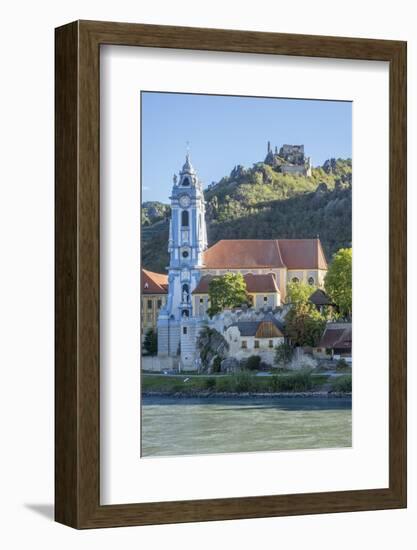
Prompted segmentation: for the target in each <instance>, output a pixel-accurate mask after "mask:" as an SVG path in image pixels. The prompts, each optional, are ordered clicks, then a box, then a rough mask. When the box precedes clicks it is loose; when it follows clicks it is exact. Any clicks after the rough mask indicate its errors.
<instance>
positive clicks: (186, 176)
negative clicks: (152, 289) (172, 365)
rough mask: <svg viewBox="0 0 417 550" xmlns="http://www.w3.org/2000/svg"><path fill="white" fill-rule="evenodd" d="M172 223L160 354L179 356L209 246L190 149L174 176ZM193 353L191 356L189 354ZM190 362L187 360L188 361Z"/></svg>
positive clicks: (189, 327) (189, 334)
mask: <svg viewBox="0 0 417 550" xmlns="http://www.w3.org/2000/svg"><path fill="white" fill-rule="evenodd" d="M170 199H171V220H170V224H169V240H168V252H169V256H170V262H169V266H168V285H169V288H168V299H167V303H166V306H165V307H164V308H163V309H162V310H161V312H160V314H159V319H158V355H160V356H163V355H165V356H166V355H169V356H177V355H178V354H179V352H180V350H181V357H182V359H183V360H184V359H187V357H188V356H187V357H186V355H184V346H185V347H188V345H189V344H188V343H189V342H191V340H193V333H194V332H195V331H194V327H193V310H192V300H191V293H192V291H193V290H194V289H195V287H196V286H197V283H198V281H199V280H200V275H201V267H202V263H203V252H204V250H206V248H207V229H206V222H205V203H204V194H203V187H202V183H201V181H200V180H199V179H198V177H197V173H196V171H195V170H194V168H193V166H192V165H191V162H190V156H189V154H188V153H187V156H186V160H185V164H184V166H183V167H182V170H181V172H180V174H179V178H177V176H176V175H175V176H174V185H173V188H172V193H171V197H170ZM190 357H191V356H190ZM185 362H187V361H185Z"/></svg>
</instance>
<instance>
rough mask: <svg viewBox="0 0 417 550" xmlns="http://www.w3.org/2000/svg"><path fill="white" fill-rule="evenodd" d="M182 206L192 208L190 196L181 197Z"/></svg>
mask: <svg viewBox="0 0 417 550" xmlns="http://www.w3.org/2000/svg"><path fill="white" fill-rule="evenodd" d="M179 200H180V205H181V206H182V207H183V208H188V207H189V206H190V202H191V201H190V197H189V196H188V195H181V197H180V199H179Z"/></svg>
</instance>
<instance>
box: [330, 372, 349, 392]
mask: <svg viewBox="0 0 417 550" xmlns="http://www.w3.org/2000/svg"><path fill="white" fill-rule="evenodd" d="M332 391H335V392H344V393H351V392H352V375H351V374H347V375H346V376H339V377H338V378H336V379H335V380H334V381H333V382H332Z"/></svg>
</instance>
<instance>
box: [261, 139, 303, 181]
mask: <svg viewBox="0 0 417 550" xmlns="http://www.w3.org/2000/svg"><path fill="white" fill-rule="evenodd" d="M264 162H265V164H269V165H270V166H272V167H273V168H275V169H277V171H278V172H282V173H283V174H296V175H299V176H307V177H311V158H310V157H306V156H305V154H304V145H287V144H285V145H283V146H282V147H281V148H280V150H279V152H278V147H277V146H275V148H274V151H273V150H272V147H271V142H270V141H268V147H267V154H266V157H265V160H264Z"/></svg>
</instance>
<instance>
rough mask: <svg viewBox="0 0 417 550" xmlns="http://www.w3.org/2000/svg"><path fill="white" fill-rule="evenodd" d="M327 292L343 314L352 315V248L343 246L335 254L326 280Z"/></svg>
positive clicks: (345, 315)
mask: <svg viewBox="0 0 417 550" xmlns="http://www.w3.org/2000/svg"><path fill="white" fill-rule="evenodd" d="M324 287H325V289H326V292H327V294H328V295H329V296H330V298H331V299H332V300H333V302H334V303H335V304H336V305H337V307H338V309H339V312H340V314H341V315H342V316H344V317H348V318H350V317H351V316H352V249H351V248H341V249H340V250H338V251H337V252H336V254H335V255H334V256H333V260H332V263H331V264H330V266H329V270H328V272H327V274H326V277H325V280H324Z"/></svg>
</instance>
